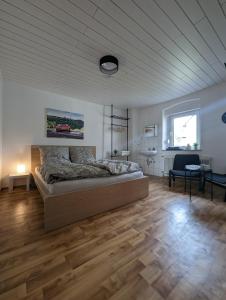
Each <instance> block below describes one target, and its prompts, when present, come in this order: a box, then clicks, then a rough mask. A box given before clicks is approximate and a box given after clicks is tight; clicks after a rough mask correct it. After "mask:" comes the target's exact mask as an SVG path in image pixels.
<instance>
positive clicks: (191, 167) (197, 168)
mask: <svg viewBox="0 0 226 300" xmlns="http://www.w3.org/2000/svg"><path fill="white" fill-rule="evenodd" d="M200 170H201V166H200V165H186V166H185V180H186V171H189V172H190V176H189V177H190V187H189V189H190V191H189V194H190V201H191V178H192V176H191V174H192V172H197V171H200ZM200 178H201V174H200Z"/></svg>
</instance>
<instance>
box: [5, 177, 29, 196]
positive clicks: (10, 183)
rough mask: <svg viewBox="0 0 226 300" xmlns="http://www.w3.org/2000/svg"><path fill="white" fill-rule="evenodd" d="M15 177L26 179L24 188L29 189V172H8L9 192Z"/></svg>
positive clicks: (11, 189)
mask: <svg viewBox="0 0 226 300" xmlns="http://www.w3.org/2000/svg"><path fill="white" fill-rule="evenodd" d="M15 179H26V190H27V191H30V179H31V176H30V173H22V174H18V173H15V174H9V192H10V193H11V192H12V191H13V187H14V180H15Z"/></svg>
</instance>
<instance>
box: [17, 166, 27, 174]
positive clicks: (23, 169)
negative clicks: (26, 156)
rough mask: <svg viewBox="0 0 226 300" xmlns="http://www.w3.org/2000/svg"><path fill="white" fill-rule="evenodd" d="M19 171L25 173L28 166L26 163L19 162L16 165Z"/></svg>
mask: <svg viewBox="0 0 226 300" xmlns="http://www.w3.org/2000/svg"><path fill="white" fill-rule="evenodd" d="M16 170H17V173H19V174H23V173H25V171H26V166H25V164H18V165H17V167H16Z"/></svg>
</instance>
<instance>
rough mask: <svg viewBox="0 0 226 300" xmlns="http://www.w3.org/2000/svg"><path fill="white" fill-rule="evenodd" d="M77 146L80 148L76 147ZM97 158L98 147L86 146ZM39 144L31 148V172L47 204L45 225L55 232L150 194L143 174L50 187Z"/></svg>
mask: <svg viewBox="0 0 226 300" xmlns="http://www.w3.org/2000/svg"><path fill="white" fill-rule="evenodd" d="M73 147H76V146H73ZM87 147H88V148H89V150H90V151H92V153H93V155H94V157H96V147H95V146H84V148H87ZM40 164H41V162H40V152H39V145H32V146H31V173H32V175H33V178H34V181H35V183H36V186H37V188H38V190H39V192H40V194H41V196H42V199H43V201H44V226H45V229H46V230H53V229H57V228H60V227H63V226H65V225H68V224H71V223H73V222H76V221H79V220H82V219H85V218H87V217H90V216H94V215H96V214H98V213H101V212H105V211H108V210H111V209H114V208H117V207H120V206H123V205H126V204H128V203H131V202H133V201H136V200H139V199H142V198H144V197H146V196H147V195H148V186H149V180H148V177H146V176H143V173H142V172H141V171H138V172H134V173H130V174H122V175H117V176H110V177H107V178H86V179H79V180H71V181H64V182H56V183H54V184H47V183H46V182H45V181H44V180H43V178H42V176H41V174H40V173H39V170H38V167H40Z"/></svg>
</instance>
